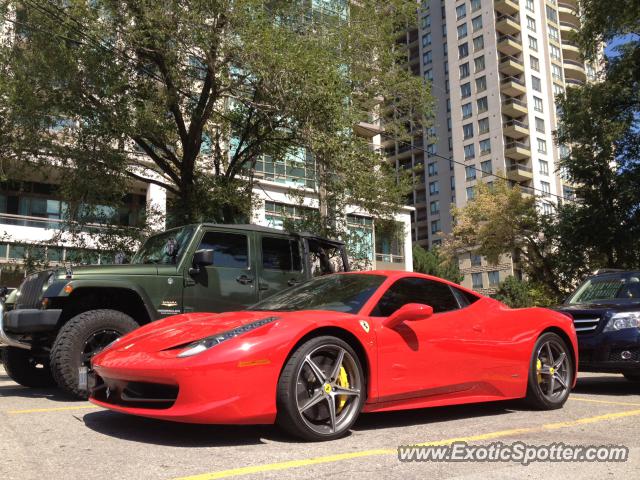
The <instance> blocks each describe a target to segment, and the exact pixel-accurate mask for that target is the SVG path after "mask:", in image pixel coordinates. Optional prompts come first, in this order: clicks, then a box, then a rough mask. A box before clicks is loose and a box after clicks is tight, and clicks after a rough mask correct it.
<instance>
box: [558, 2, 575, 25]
mask: <svg viewBox="0 0 640 480" xmlns="http://www.w3.org/2000/svg"><path fill="white" fill-rule="evenodd" d="M558 13H559V15H560V21H561V22H579V21H580V14H579V13H578V7H577V5H572V4H570V3H565V2H558Z"/></svg>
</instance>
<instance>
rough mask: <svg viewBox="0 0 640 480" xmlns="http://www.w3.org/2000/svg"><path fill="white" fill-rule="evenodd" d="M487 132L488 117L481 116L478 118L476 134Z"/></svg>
mask: <svg viewBox="0 0 640 480" xmlns="http://www.w3.org/2000/svg"><path fill="white" fill-rule="evenodd" d="M484 133H489V119H488V118H481V119H480V120H478V135H482V134H484Z"/></svg>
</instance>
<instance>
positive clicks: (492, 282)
mask: <svg viewBox="0 0 640 480" xmlns="http://www.w3.org/2000/svg"><path fill="white" fill-rule="evenodd" d="M487 276H488V277H489V286H490V287H496V286H498V285H499V284H500V272H499V271H498V270H491V271H490V272H487Z"/></svg>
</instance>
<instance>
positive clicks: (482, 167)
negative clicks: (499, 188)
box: [480, 160, 493, 177]
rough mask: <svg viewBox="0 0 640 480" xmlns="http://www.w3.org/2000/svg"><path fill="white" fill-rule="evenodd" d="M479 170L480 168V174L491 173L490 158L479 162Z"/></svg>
mask: <svg viewBox="0 0 640 480" xmlns="http://www.w3.org/2000/svg"><path fill="white" fill-rule="evenodd" d="M480 170H482V176H483V177H484V176H486V175H491V174H492V173H493V166H492V165H491V160H485V161H484V162H481V163H480Z"/></svg>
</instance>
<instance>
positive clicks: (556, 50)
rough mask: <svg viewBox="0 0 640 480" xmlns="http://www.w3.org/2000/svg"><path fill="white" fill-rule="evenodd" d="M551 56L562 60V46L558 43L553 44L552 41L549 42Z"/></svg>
mask: <svg viewBox="0 0 640 480" xmlns="http://www.w3.org/2000/svg"><path fill="white" fill-rule="evenodd" d="M549 56H550V57H551V58H553V59H554V60H558V61H560V59H561V53H560V47H557V46H556V45H553V44H552V43H550V44H549Z"/></svg>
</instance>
